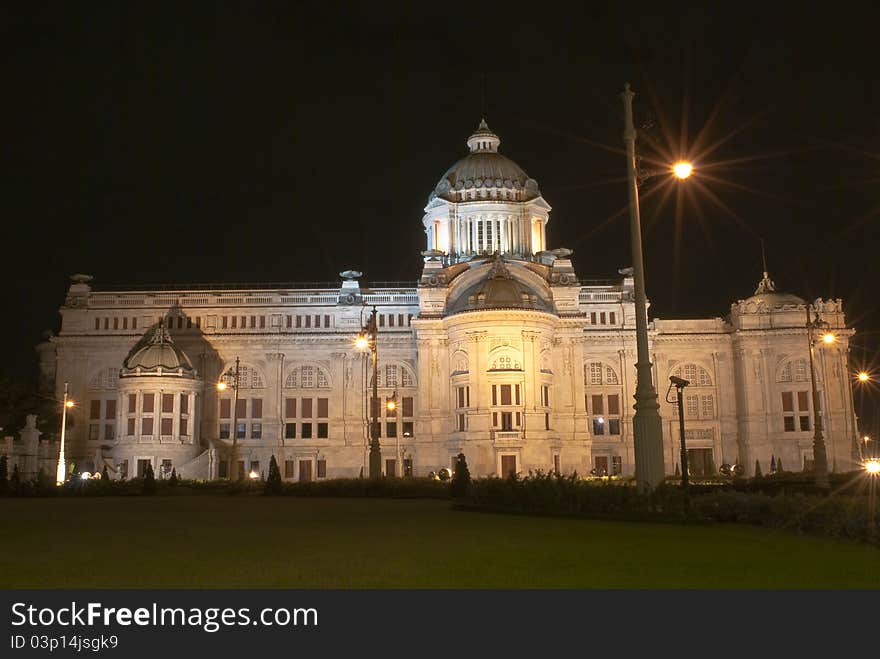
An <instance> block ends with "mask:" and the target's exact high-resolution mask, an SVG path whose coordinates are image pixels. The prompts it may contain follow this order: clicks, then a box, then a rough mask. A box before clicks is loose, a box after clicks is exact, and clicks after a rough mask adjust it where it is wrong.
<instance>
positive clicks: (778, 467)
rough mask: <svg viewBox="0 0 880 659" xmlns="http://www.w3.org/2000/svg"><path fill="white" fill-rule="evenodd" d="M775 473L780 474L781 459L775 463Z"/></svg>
mask: <svg viewBox="0 0 880 659" xmlns="http://www.w3.org/2000/svg"><path fill="white" fill-rule="evenodd" d="M776 472H777V473H780V474H781V473H782V458H779V459H778V460H777V461H776Z"/></svg>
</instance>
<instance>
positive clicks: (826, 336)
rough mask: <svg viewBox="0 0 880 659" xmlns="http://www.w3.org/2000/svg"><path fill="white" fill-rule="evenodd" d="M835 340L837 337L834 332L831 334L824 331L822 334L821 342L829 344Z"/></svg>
mask: <svg viewBox="0 0 880 659" xmlns="http://www.w3.org/2000/svg"><path fill="white" fill-rule="evenodd" d="M835 341H837V337H836V336H835V335H834V334H832V333H831V332H825V334H823V335H822V342H823V343H826V344H828V345H831V344H832V343H834V342H835Z"/></svg>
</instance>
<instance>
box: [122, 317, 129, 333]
mask: <svg viewBox="0 0 880 659" xmlns="http://www.w3.org/2000/svg"><path fill="white" fill-rule="evenodd" d="M122 329H124V330H127V329H128V316H126V317H125V318H123V319H122Z"/></svg>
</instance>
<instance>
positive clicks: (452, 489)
mask: <svg viewBox="0 0 880 659" xmlns="http://www.w3.org/2000/svg"><path fill="white" fill-rule="evenodd" d="M470 489H471V471H470V469H468V465H467V459H466V458H465V457H464V453H459V454H458V457H457V458H456V460H455V473H454V474H453V475H452V485H450V486H449V493H450V494H451V495H452V496H453V497H463V496H466V495H467V493H468V491H469V490H470Z"/></svg>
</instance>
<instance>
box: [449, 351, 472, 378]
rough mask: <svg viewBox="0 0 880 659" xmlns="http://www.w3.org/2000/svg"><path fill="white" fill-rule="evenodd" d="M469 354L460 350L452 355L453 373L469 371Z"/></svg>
mask: <svg viewBox="0 0 880 659" xmlns="http://www.w3.org/2000/svg"><path fill="white" fill-rule="evenodd" d="M469 368H470V367H469V366H468V356H467V353H466V352H462V351H459V352H457V353H455V354H454V355H453V356H452V373H453V374H461V373H467V372H468V370H469Z"/></svg>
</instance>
